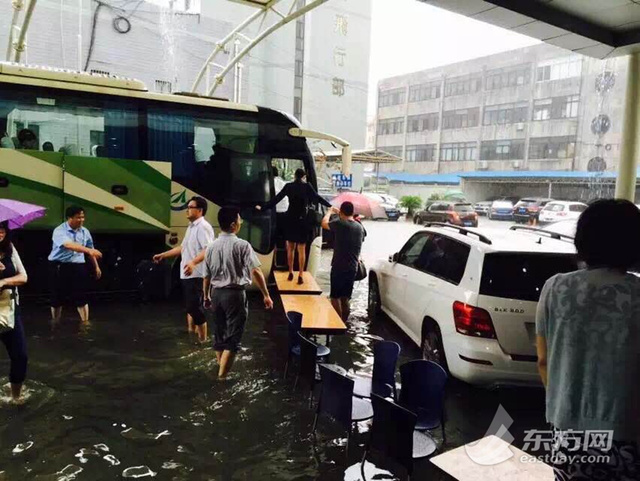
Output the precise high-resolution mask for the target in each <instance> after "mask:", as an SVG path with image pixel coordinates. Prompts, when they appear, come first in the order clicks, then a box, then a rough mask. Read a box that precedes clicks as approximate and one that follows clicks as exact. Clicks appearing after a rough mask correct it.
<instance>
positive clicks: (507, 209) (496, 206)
mask: <svg viewBox="0 0 640 481" xmlns="http://www.w3.org/2000/svg"><path fill="white" fill-rule="evenodd" d="M487 217H489V219H492V220H493V219H497V220H501V219H502V220H513V202H511V201H510V200H494V201H493V202H492V203H491V208H490V209H489V213H488V214H487Z"/></svg>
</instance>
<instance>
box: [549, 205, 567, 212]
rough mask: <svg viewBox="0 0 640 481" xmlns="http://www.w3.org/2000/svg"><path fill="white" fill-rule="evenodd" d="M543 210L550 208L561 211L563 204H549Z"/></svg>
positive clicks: (553, 210)
mask: <svg viewBox="0 0 640 481" xmlns="http://www.w3.org/2000/svg"><path fill="white" fill-rule="evenodd" d="M545 210H550V211H551V212H562V211H563V210H564V204H549V205H547V208H546V209H545Z"/></svg>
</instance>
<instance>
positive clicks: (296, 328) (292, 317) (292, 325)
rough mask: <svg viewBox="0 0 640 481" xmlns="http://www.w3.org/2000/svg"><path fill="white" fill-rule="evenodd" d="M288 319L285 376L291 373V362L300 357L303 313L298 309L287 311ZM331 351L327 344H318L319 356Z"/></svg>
mask: <svg viewBox="0 0 640 481" xmlns="http://www.w3.org/2000/svg"><path fill="white" fill-rule="evenodd" d="M287 321H288V322H289V347H288V349H289V351H288V353H287V362H286V364H285V365H284V378H285V379H286V378H287V374H288V373H289V363H290V362H291V360H292V359H293V358H294V357H296V358H298V359H299V358H300V338H299V337H298V333H299V332H300V329H302V314H301V313H299V312H296V311H289V312H287ZM330 353H331V349H329V348H328V347H327V346H323V345H318V352H317V357H326V356H328V355H329V354H330Z"/></svg>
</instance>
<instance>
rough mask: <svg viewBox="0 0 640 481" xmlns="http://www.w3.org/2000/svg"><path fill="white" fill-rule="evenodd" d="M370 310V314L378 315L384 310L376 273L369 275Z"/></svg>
mask: <svg viewBox="0 0 640 481" xmlns="http://www.w3.org/2000/svg"><path fill="white" fill-rule="evenodd" d="M368 310H369V316H377V315H379V314H380V313H381V312H382V307H381V302H380V288H379V287H378V278H377V277H376V276H375V274H371V276H370V277H369V298H368Z"/></svg>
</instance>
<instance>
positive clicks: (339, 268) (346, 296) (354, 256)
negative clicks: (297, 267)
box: [322, 202, 366, 321]
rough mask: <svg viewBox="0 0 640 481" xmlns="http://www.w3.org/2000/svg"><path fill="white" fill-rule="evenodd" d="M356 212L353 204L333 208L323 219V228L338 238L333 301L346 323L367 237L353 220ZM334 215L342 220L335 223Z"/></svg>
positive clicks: (333, 270)
mask: <svg viewBox="0 0 640 481" xmlns="http://www.w3.org/2000/svg"><path fill="white" fill-rule="evenodd" d="M353 211H354V209H353V204H352V203H351V202H343V203H342V205H341V206H340V210H337V209H335V208H331V210H329V211H328V212H327V214H326V215H325V216H324V219H322V228H323V229H326V230H330V231H331V232H333V236H334V243H333V259H332V260H331V293H330V294H329V298H330V299H331V304H332V305H333V307H334V309H335V310H336V312H337V313H338V314H339V315H340V317H341V318H342V320H343V321H346V320H347V319H348V318H349V312H350V306H349V301H350V299H351V294H352V292H353V284H354V282H355V278H356V270H357V268H358V261H359V259H360V250H361V248H362V242H363V241H364V238H365V236H366V232H365V230H364V227H362V224H360V222H358V221H356V220H355V219H354V218H353ZM332 214H338V217H336V218H333V219H332V218H331V215H332Z"/></svg>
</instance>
